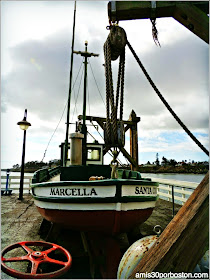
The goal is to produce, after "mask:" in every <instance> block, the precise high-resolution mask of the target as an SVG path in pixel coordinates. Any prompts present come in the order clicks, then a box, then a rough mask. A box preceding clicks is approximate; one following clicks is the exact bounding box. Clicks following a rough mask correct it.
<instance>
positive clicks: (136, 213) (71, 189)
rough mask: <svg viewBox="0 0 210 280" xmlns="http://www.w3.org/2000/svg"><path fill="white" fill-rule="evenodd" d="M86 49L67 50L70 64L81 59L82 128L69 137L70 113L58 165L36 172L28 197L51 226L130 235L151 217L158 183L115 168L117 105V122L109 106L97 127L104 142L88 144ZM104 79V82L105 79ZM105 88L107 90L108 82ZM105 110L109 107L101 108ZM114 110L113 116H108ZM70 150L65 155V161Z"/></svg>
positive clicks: (120, 133)
mask: <svg viewBox="0 0 210 280" xmlns="http://www.w3.org/2000/svg"><path fill="white" fill-rule="evenodd" d="M73 34H74V33H73ZM73 38H74V36H73ZM72 45H73V40H72ZM87 45H88V44H87V42H85V51H84V52H76V51H73V46H72V57H71V62H72V61H73V53H76V54H80V55H81V56H83V57H84V69H85V71H84V73H85V74H84V101H83V115H82V117H81V119H82V123H78V124H77V126H76V131H75V132H74V133H71V134H70V135H69V133H68V129H69V128H68V127H69V117H68V116H69V112H67V131H66V141H65V142H64V143H62V144H61V145H60V148H61V166H60V167H56V168H54V169H51V170H49V169H42V170H38V171H36V172H35V174H34V176H33V179H32V185H31V188H32V195H33V198H34V201H35V205H36V206H37V209H38V211H39V212H40V214H41V215H42V216H43V217H44V218H45V219H46V220H48V221H50V222H52V223H56V224H61V225H62V226H64V227H68V228H71V229H74V230H79V231H94V232H103V233H107V234H111V235H116V234H118V233H122V232H128V231H130V230H131V229H132V228H133V227H134V226H136V225H138V224H141V223H143V222H144V221H146V220H147V219H148V218H149V217H150V215H151V214H152V211H153V209H154V207H155V203H156V200H157V198H158V195H157V186H158V184H157V183H155V182H152V181H151V179H145V178H142V176H141V174H140V173H139V172H138V171H135V170H126V169H119V168H118V166H117V156H118V154H119V151H118V150H119V148H122V147H123V146H124V145H125V129H124V123H123V120H122V104H121V108H120V110H121V111H120V118H119V119H117V113H116V112H117V108H116V107H117V101H116V104H115V106H114V107H113V106H112V107H111V109H110V110H109V109H108V112H107V118H106V119H105V120H103V121H102V122H101V123H102V125H101V126H102V127H104V133H105V135H104V136H105V137H104V138H105V143H103V144H100V143H98V142H95V143H87V126H86V79H87V58H88V57H91V56H98V55H97V54H93V53H89V52H88V51H87ZM109 47H110V46H107V44H104V52H105V56H106V57H107V53H108V52H109V51H110V50H109ZM117 48H118V46H117ZM112 53H113V54H114V60H115V59H117V57H118V56H119V55H116V50H115V51H114V52H112ZM123 56H124V54H123V52H122V54H120V63H121V64H120V65H121V67H120V69H122V70H121V73H120V75H118V76H119V79H120V80H119V84H120V85H121V94H122V92H123V90H122V89H123V78H122V76H123V73H124V70H123V64H124V62H123ZM105 60H106V61H105V70H106V77H107V75H109V78H110V75H111V72H110V69H108V68H107V67H108V65H110V61H108V60H107V59H105ZM72 65H73V64H72ZM71 72H72V71H70V73H71ZM109 78H107V79H108V80H110V79H109ZM106 84H107V87H108V88H109V85H108V83H106ZM70 85H71V80H70ZM118 88H120V86H119V87H118ZM107 90H108V89H107ZM118 90H119V89H118ZM69 92H71V90H70V91H69ZM117 96H118V97H116V100H119V92H118V94H117ZM112 98H113V94H112V95H111V94H110V96H108V94H107V98H106V100H107V102H109V100H111V102H110V103H111V104H112V105H113V102H112V101H113V100H112ZM69 100H70V98H69ZM121 100H122V97H121ZM121 103H122V102H121ZM109 106H110V105H109V103H108V105H107V106H106V107H109ZM68 108H69V106H68ZM111 110H112V112H111ZM114 110H115V113H113V111H114ZM110 114H111V117H110ZM69 136H70V143H69ZM69 146H70V156H68V151H69ZM107 147H108V148H107ZM110 148H112V149H113V150H112V153H113V160H112V162H111V164H110V165H105V164H104V162H103V155H104V150H105V149H107V150H109V149H110ZM137 153H138V151H137Z"/></svg>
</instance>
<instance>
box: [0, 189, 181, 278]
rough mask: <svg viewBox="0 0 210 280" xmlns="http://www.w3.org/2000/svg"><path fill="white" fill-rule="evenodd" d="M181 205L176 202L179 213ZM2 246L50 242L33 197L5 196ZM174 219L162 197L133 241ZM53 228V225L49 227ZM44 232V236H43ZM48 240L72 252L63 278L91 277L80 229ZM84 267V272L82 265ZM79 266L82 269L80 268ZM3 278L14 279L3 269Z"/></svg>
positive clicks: (61, 231) (134, 233) (61, 232)
mask: <svg viewBox="0 0 210 280" xmlns="http://www.w3.org/2000/svg"><path fill="white" fill-rule="evenodd" d="M180 207H181V206H180V205H175V211H176V212H177V211H178V210H179V208H180ZM1 213H2V215H1V226H2V227H1V237H2V239H1V248H2V249H3V248H5V247H6V246H9V245H11V244H13V243H16V242H20V241H39V240H42V241H46V236H47V229H44V230H43V231H42V233H41V232H40V226H41V223H42V217H41V215H40V214H39V213H38V211H37V210H36V207H35V205H34V202H33V199H32V196H31V195H30V194H29V195H27V194H25V195H24V199H23V201H22V202H21V201H19V200H18V195H16V194H12V195H11V196H2V197H1ZM171 220H172V204H171V202H168V201H165V200H161V199H159V200H158V201H157V204H156V207H155V209H154V211H153V213H152V215H151V216H150V218H149V219H148V220H147V221H146V222H145V223H144V224H142V225H141V226H140V227H136V228H135V229H134V230H133V231H132V232H131V233H130V236H129V239H130V240H131V243H132V242H134V241H135V240H137V239H139V238H141V237H142V235H151V234H154V232H153V227H154V226H155V225H157V224H158V225H161V227H162V228H163V229H164V228H165V227H166V226H167V225H168V223H169V222H170V221H171ZM48 230H49V228H48ZM40 234H41V235H40ZM47 241H48V242H55V243H57V244H59V245H61V246H63V247H65V248H66V249H68V250H69V252H70V253H71V254H72V258H73V260H74V267H72V268H71V269H70V271H69V272H68V273H67V274H68V275H64V276H63V279H68V278H91V275H90V274H89V272H88V269H89V268H88V262H87V254H86V253H85V252H84V248H83V245H82V243H81V240H80V235H79V234H78V232H73V231H72V232H70V231H69V230H65V229H59V228H55V230H54V236H53V239H52V236H51V237H50V239H49V238H48V240H47ZM81 266H83V267H84V270H83V271H82V272H81V269H79V267H81ZM77 268H78V270H77ZM1 279H13V278H12V277H10V276H8V275H6V274H5V273H3V272H2V277H1Z"/></svg>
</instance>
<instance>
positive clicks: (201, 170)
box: [1, 166, 209, 175]
mask: <svg viewBox="0 0 210 280" xmlns="http://www.w3.org/2000/svg"><path fill="white" fill-rule="evenodd" d="M126 169H129V170H130V168H126ZM37 170H38V169H25V170H24V173H34V172H35V171H37ZM1 171H3V172H6V171H7V169H1ZM208 171H209V170H208V168H207V167H206V166H199V167H195V166H193V167H192V166H187V167H182V166H179V167H172V166H166V167H163V166H160V167H159V168H158V167H157V166H155V167H153V166H152V167H149V166H145V167H143V166H139V172H140V173H154V174H163V173H164V174H198V175H199V174H206V173H207V172H208ZM10 172H21V170H20V169H18V170H17V169H16V170H13V169H12V168H11V169H10Z"/></svg>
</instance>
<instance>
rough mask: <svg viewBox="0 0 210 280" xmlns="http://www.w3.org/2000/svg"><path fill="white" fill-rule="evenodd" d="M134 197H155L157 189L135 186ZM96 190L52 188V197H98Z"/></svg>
mask: <svg viewBox="0 0 210 280" xmlns="http://www.w3.org/2000/svg"><path fill="white" fill-rule="evenodd" d="M134 190H135V194H134V195H154V194H156V189H154V188H153V187H142V186H135V188H134ZM97 191H98V190H96V189H95V188H56V187H54V188H50V196H98V193H97Z"/></svg>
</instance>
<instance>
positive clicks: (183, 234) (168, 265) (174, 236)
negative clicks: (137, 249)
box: [129, 173, 209, 279]
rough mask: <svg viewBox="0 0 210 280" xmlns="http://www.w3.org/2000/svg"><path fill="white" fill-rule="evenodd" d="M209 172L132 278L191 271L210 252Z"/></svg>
mask: <svg viewBox="0 0 210 280" xmlns="http://www.w3.org/2000/svg"><path fill="white" fill-rule="evenodd" d="M208 240H209V173H207V174H206V176H205V178H204V179H203V180H202V182H201V183H200V184H199V185H198V187H197V188H196V189H195V191H194V192H193V193H192V195H191V196H190V197H189V199H188V200H187V201H186V203H185V204H184V205H183V206H182V208H181V209H180V210H179V212H178V213H177V214H176V216H175V217H174V218H173V220H172V221H171V222H170V223H169V224H168V226H167V227H166V229H165V230H164V231H163V233H162V234H161V235H160V237H159V238H158V240H157V241H156V242H155V244H154V245H153V246H152V248H151V249H150V250H149V251H148V252H147V254H145V256H144V257H143V259H142V260H141V261H140V262H139V264H138V265H137V267H136V268H135V269H134V271H133V272H132V273H131V275H130V276H129V278H130V279H134V278H135V275H136V273H146V272H148V273H150V272H192V271H193V269H194V268H195V266H196V264H197V263H198V262H199V260H200V259H201V258H202V257H203V255H204V253H205V252H206V251H207V249H208Z"/></svg>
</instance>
